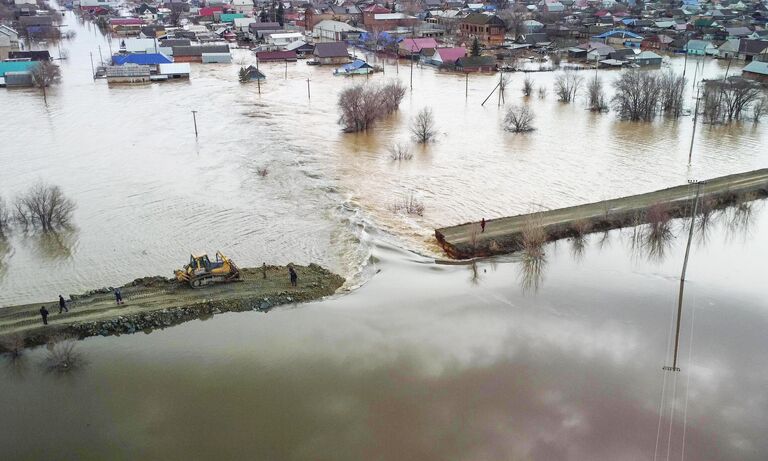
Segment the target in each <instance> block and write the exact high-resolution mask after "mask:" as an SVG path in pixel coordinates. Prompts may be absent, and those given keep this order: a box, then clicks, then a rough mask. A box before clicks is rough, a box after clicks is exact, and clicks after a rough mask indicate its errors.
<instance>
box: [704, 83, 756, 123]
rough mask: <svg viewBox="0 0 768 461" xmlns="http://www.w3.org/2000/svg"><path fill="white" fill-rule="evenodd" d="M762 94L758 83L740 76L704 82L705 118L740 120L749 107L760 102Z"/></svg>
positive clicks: (723, 121)
mask: <svg viewBox="0 0 768 461" xmlns="http://www.w3.org/2000/svg"><path fill="white" fill-rule="evenodd" d="M761 94H762V89H761V87H760V85H759V84H758V83H756V82H752V81H750V80H746V79H743V78H740V77H732V78H728V79H722V80H708V81H706V82H705V83H704V96H703V98H704V111H703V112H704V119H705V120H706V121H708V122H709V123H731V122H734V121H739V120H741V119H742V118H743V116H744V113H745V112H746V111H747V109H748V108H749V107H751V106H752V105H753V104H755V103H759V101H760V97H761ZM759 110H760V109H759Z"/></svg>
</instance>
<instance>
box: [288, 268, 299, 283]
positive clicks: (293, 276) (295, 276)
mask: <svg viewBox="0 0 768 461" xmlns="http://www.w3.org/2000/svg"><path fill="white" fill-rule="evenodd" d="M288 274H289V275H290V276H291V286H292V287H296V285H298V281H299V275H298V274H296V271H295V270H294V269H293V266H288Z"/></svg>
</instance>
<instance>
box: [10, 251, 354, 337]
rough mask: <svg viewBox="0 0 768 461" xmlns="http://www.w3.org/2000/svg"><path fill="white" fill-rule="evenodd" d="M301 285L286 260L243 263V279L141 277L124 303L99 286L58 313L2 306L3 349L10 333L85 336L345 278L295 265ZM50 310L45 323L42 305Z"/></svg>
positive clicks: (261, 305)
mask: <svg viewBox="0 0 768 461" xmlns="http://www.w3.org/2000/svg"><path fill="white" fill-rule="evenodd" d="M294 268H295V269H296V272H297V273H298V276H299V278H298V286H297V287H295V288H294V287H291V283H290V279H289V276H288V269H287V267H285V266H267V271H266V274H267V277H266V278H264V276H263V274H262V269H261V268H246V269H241V275H242V281H240V282H233V283H227V284H220V285H213V286H209V287H205V288H200V289H192V288H190V287H189V286H187V285H183V284H179V283H177V282H176V281H175V280H170V279H165V278H163V277H147V278H143V279H137V280H135V281H134V282H132V283H129V284H127V285H125V286H123V287H121V291H122V295H123V300H124V301H125V303H124V304H122V305H119V306H118V305H117V303H116V302H115V296H114V292H113V291H111V290H109V289H100V290H94V291H92V292H88V293H86V294H84V295H81V296H73V297H72V298H73V299H72V300H71V301H69V302H68V303H67V305H68V308H69V312H64V313H62V314H59V305H58V301H51V302H47V303H37V304H27V305H18V306H7V307H0V350H3V349H5V348H7V346H6V347H4V345H5V344H8V340H9V339H11V338H18V337H22V338H23V339H24V341H25V344H26V345H27V346H34V345H38V344H44V343H45V342H47V341H48V340H50V339H51V338H53V337H54V336H59V335H66V336H76V337H79V338H84V337H88V336H95V335H111V334H122V333H134V332H136V331H148V330H151V329H155V328H165V327H167V326H171V325H175V324H178V323H182V322H185V321H188V320H193V319H196V318H201V317H207V316H210V315H214V314H217V313H221V312H239V311H245V310H256V309H258V310H267V309H269V308H271V307H274V306H277V305H280V304H290V303H296V302H306V301H312V300H316V299H320V298H322V297H325V296H329V295H331V294H333V293H335V292H336V290H337V289H338V288H339V287H341V286H342V284H343V283H344V279H343V278H342V277H340V276H339V275H336V274H334V273H332V272H330V271H328V270H326V269H324V268H322V267H320V266H318V265H314V264H310V265H309V266H297V265H294ZM41 306H46V308H47V309H48V311H49V312H50V316H49V317H48V325H45V326H44V325H43V323H42V319H41V317H40V312H39V310H40V307H41Z"/></svg>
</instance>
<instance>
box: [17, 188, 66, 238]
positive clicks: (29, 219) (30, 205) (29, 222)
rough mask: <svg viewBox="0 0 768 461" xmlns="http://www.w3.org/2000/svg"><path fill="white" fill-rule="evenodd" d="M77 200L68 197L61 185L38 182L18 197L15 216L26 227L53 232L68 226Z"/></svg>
mask: <svg viewBox="0 0 768 461" xmlns="http://www.w3.org/2000/svg"><path fill="white" fill-rule="evenodd" d="M74 211H75V202H73V201H72V200H71V199H69V198H67V197H66V196H65V195H64V193H63V192H62V190H61V188H60V187H59V186H53V185H50V184H45V183H38V184H36V185H34V186H32V188H30V190H29V191H27V193H26V194H24V195H21V196H19V197H17V198H16V201H15V203H14V218H15V219H16V221H17V222H18V223H19V224H21V225H22V226H24V228H25V229H30V228H32V229H39V230H42V231H43V232H53V231H56V230H59V229H62V228H68V227H69V226H70V224H71V221H72V214H73V212H74Z"/></svg>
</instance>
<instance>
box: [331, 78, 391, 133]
mask: <svg viewBox="0 0 768 461" xmlns="http://www.w3.org/2000/svg"><path fill="white" fill-rule="evenodd" d="M405 92H406V89H405V86H403V84H402V83H400V82H399V81H394V82H390V83H386V84H384V85H377V84H373V83H371V84H357V85H352V86H350V87H347V88H345V89H344V90H342V91H341V94H339V101H338V103H337V105H338V107H339V109H340V110H341V115H340V116H339V124H340V125H341V126H342V127H343V128H344V131H347V132H355V131H365V130H368V129H370V128H372V127H373V124H374V123H375V122H376V121H377V120H379V119H381V118H383V117H386V116H387V115H389V114H391V113H392V112H394V111H396V110H397V109H398V107H399V105H400V101H402V99H403V97H404V96H405Z"/></svg>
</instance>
